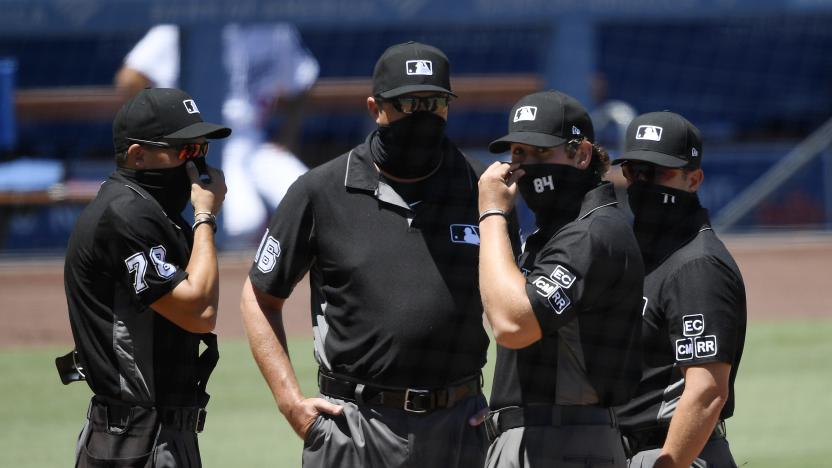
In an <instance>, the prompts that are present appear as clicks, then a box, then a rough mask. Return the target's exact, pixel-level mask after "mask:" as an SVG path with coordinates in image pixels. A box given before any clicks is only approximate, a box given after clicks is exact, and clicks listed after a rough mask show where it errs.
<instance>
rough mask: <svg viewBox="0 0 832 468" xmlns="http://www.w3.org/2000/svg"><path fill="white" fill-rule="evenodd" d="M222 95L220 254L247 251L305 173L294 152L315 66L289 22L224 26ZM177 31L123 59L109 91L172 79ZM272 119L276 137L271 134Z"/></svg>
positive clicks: (166, 30) (159, 35) (163, 32)
mask: <svg viewBox="0 0 832 468" xmlns="http://www.w3.org/2000/svg"><path fill="white" fill-rule="evenodd" d="M222 43H223V63H224V66H225V71H226V72H227V74H228V83H229V86H228V93H227V95H226V98H225V102H224V104H223V119H224V123H225V124H226V125H228V126H229V127H231V128H233V129H234V134H233V136H232V137H231V138H229V139H228V141H227V142H226V143H225V145H224V147H223V153H222V170H223V172H224V173H225V180H226V183H227V185H228V195H227V197H226V200H225V207H226V208H225V213H224V216H223V222H222V226H223V231H224V233H225V235H226V239H225V243H224V245H225V247H226V248H228V247H230V248H235V247H242V248H244V247H249V246H251V244H252V243H253V241H254V240H256V239H254V237H252V236H254V235H256V234H257V233H259V232H260V229H261V228H262V227H263V226H264V224H265V221H266V219H267V216H268V214H269V213H270V211H271V210H273V209H274V208H275V207H277V205H278V203H280V200H281V199H282V198H283V196H284V195H285V194H286V190H287V189H288V188H289V185H291V184H292V182H294V181H295V179H297V177H298V176H299V175H301V174H303V173H304V172H306V170H307V168H306V165H304V164H303V162H301V161H300V160H299V159H298V158H297V156H296V155H295V153H294V152H293V149H294V148H293V145H295V143H296V141H297V137H298V134H299V131H300V123H301V111H302V108H303V102H304V97H305V95H306V92H307V91H308V90H309V89H310V88H311V87H312V85H313V84H314V83H315V80H316V79H317V77H318V71H319V67H318V62H317V60H316V59H315V57H313V56H312V54H311V53H310V52H309V51H308V50H307V49H306V47H305V46H304V45H303V43H302V42H301V39H300V34H299V33H298V31H297V29H296V28H295V27H294V26H293V25H291V24H288V23H277V24H257V25H245V26H241V25H237V24H229V25H226V26H225V27H224V28H223V30H222ZM179 67H180V47H179V28H178V27H177V26H175V25H168V24H165V25H158V26H155V27H153V28H152V29H151V30H150V31H148V33H147V34H146V35H145V36H144V37H143V38H142V39H141V40H140V41H139V42H138V43H136V45H135V46H134V47H133V49H132V50H131V51H130V52H129V53H128V54H127V56H126V58H125V60H124V65H123V67H122V68H121V69H120V70H119V71H118V73H117V74H116V77H115V84H116V86H117V87H118V88H120V89H122V90H124V92H125V93H126V94H127V95H128V96H132V95H133V94H135V93H136V92H138V91H139V90H141V89H143V88H145V87H147V86H160V87H169V86H175V85H176V82H177V80H178V79H179V74H180V73H179ZM275 110H276V111H277V112H278V115H279V119H278V120H277V127H278V128H277V129H276V130H277V131H276V132H271V131H270V130H271V129H272V127H273V126H274V125H273V123H275V120H274V119H273V116H274V111H275Z"/></svg>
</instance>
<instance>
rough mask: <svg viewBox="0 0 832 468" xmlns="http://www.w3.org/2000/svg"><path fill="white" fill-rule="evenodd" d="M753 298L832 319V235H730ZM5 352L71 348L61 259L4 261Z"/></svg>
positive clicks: (233, 297)
mask: <svg viewBox="0 0 832 468" xmlns="http://www.w3.org/2000/svg"><path fill="white" fill-rule="evenodd" d="M726 244H727V245H728V248H729V249H730V250H731V252H732V253H733V254H734V256H735V257H736V259H737V262H738V263H739V266H740V269H741V270H742V274H743V276H744V277H745V284H746V288H747V296H748V313H749V319H751V320H761V319H789V318H795V317H830V318H832V286H830V281H829V277H828V276H827V275H828V272H829V271H830V265H832V235H828V234H826V235H814V234H789V235H776V236H754V237H749V236H742V237H726ZM250 259H251V255H250V254H233V255H232V254H227V255H223V256H222V257H221V258H220V281H221V283H220V284H221V292H220V316H219V321H218V325H217V333H219V334H220V335H221V336H225V337H228V336H242V334H243V329H242V324H241V322H240V316H239V312H238V311H239V298H240V289H241V288H242V285H243V281H244V279H245V277H246V274H247V272H248V268H249V265H250ZM284 312H285V313H284V318H285V320H286V322H287V333H288V334H289V335H294V336H308V335H310V332H311V326H310V318H309V284H308V283H307V282H306V280H304V281H302V282H301V283H300V284H299V285H298V287H297V288H296V290H295V293H294V294H293V295H292V297H291V298H290V299H289V300H288V301H287V302H286V310H285V311H284ZM0 318H2V327H0V347H10V346H27V345H43V344H67V345H69V344H71V342H72V338H71V335H70V330H69V320H68V318H67V313H66V301H65V298H64V289H63V260H62V259H52V260H38V261H26V262H21V261H5V262H0Z"/></svg>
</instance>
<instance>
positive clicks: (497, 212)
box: [479, 208, 508, 222]
mask: <svg viewBox="0 0 832 468" xmlns="http://www.w3.org/2000/svg"><path fill="white" fill-rule="evenodd" d="M492 215H500V216H502V217H503V218H505V219H506V221H508V213H506V212H505V211H503V210H498V209H496V208H492V209H490V210H485V211H483V212H482V213H480V221H479V222H482V220H484V219H485V218H487V217H489V216H492Z"/></svg>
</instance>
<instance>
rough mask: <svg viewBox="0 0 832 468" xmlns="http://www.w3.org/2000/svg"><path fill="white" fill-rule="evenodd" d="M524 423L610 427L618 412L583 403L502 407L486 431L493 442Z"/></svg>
mask: <svg viewBox="0 0 832 468" xmlns="http://www.w3.org/2000/svg"><path fill="white" fill-rule="evenodd" d="M525 426H552V427H558V426H610V427H615V426H616V423H615V414H614V413H613V412H612V410H611V409H610V408H602V407H600V406H580V405H528V406H522V407H521V406H515V407H509V408H503V409H501V410H498V411H494V412H492V413H491V414H489V415H488V418H487V419H486V420H485V431H486V433H487V434H488V438H489V439H490V440H491V441H493V440H494V439H496V438H497V437H499V436H500V434H502V433H503V432H505V431H507V430H509V429H514V428H516V427H525Z"/></svg>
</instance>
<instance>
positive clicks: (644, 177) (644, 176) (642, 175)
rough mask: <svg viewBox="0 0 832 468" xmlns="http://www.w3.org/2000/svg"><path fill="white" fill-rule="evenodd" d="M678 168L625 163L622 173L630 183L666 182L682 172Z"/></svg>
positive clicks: (632, 162)
mask: <svg viewBox="0 0 832 468" xmlns="http://www.w3.org/2000/svg"><path fill="white" fill-rule="evenodd" d="M681 170H682V169H681V168H677V167H664V166H657V165H655V164H652V163H648V162H640V161H625V162H623V163H621V172H622V173H623V174H624V178H625V179H627V180H629V181H630V182H639V181H641V182H650V183H652V182H655V181H664V180H668V179H671V178H673V176H674V175H675V174H676V171H681Z"/></svg>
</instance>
